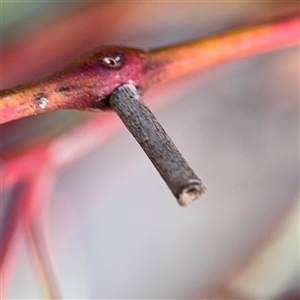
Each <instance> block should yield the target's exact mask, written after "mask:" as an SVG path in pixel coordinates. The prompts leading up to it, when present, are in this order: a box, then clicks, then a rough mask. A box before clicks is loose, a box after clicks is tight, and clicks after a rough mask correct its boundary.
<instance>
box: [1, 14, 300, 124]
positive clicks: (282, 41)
mask: <svg viewBox="0 0 300 300" xmlns="http://www.w3.org/2000/svg"><path fill="white" fill-rule="evenodd" d="M299 28H300V18H299V16H298V17H294V18H291V19H288V20H281V21H277V22H272V23H266V24H263V25H258V26H253V27H250V28H245V29H239V30H236V31H232V32H229V33H226V34H222V35H217V36H214V37H208V38H205V39H201V40H197V41H193V42H188V43H185V44H181V45H176V46H172V47H167V48H162V49H156V50H153V51H150V52H145V51H142V50H138V49H130V48H125V47H102V48H100V49H98V50H96V51H94V52H92V53H89V54H87V55H84V56H82V57H81V58H80V59H78V60H77V61H75V62H74V63H73V64H72V65H70V66H68V67H67V68H65V69H64V70H63V71H61V72H58V73H55V74H53V75H51V76H50V77H47V78H44V79H42V80H39V81H36V82H33V83H30V84H27V85H21V86H18V87H16V88H14V89H9V90H3V91H1V92H0V105H1V106H0V123H1V124H2V123H6V122H9V121H12V120H15V119H19V118H22V117H25V116H29V115H33V114H38V113H43V112H46V111H52V110H58V109H66V108H71V109H78V110H86V109H96V110H103V109H109V106H108V104H107V99H108V97H109V96H110V94H111V93H112V91H113V90H114V89H115V88H116V87H118V86H119V85H121V84H124V83H127V82H130V83H133V84H134V85H135V86H137V88H138V89H139V90H140V91H144V90H146V89H147V88H148V87H149V86H151V85H152V84H154V83H156V82H159V81H166V80H169V79H172V78H176V77H179V76H182V75H184V74H187V73H190V72H194V71H198V70H201V69H203V68H205V67H208V66H210V65H213V64H217V63H221V62H225V61H230V60H232V59H237V58H240V57H245V56H248V55H254V54H257V53H261V52H265V51H270V50H274V49H277V48H280V47H284V46H290V45H291V44H296V43H298V42H299V31H300V30H299Z"/></svg>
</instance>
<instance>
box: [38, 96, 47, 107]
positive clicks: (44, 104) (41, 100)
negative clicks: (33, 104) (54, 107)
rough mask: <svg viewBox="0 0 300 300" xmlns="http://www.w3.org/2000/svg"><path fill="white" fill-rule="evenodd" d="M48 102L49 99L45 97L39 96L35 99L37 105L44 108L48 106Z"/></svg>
mask: <svg viewBox="0 0 300 300" xmlns="http://www.w3.org/2000/svg"><path fill="white" fill-rule="evenodd" d="M48 103H49V101H48V99H47V98H46V97H41V98H39V99H37V106H38V107H39V108H40V109H45V108H46V107H47V106H48Z"/></svg>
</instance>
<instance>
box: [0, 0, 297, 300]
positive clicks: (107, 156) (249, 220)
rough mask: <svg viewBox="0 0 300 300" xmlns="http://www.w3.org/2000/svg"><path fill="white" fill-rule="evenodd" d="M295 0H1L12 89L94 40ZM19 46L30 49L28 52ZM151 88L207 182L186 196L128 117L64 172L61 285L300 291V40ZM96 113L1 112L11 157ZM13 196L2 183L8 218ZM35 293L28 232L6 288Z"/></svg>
mask: <svg viewBox="0 0 300 300" xmlns="http://www.w3.org/2000/svg"><path fill="white" fill-rule="evenodd" d="M288 4H289V2H281V3H275V2H273V3H272V2H265V1H255V2H243V1H240V2H156V1H148V2H126V3H125V2H114V1H110V2H99V3H88V2H83V1H82V2H64V1H62V2H50V1H38V2H27V1H22V2H21V1H20V2H18V1H15V2H2V3H1V21H2V30H1V33H2V61H1V66H2V88H8V87H12V86H14V85H16V84H20V83H23V82H27V81H30V80H33V79H36V78H39V77H41V76H45V75H48V74H50V73H52V72H53V71H56V70H58V69H59V68H61V67H63V66H64V65H66V64H67V63H69V62H71V61H72V60H73V59H74V58H76V57H77V56H78V55H80V54H82V53H84V52H86V51H89V50H90V49H92V48H94V47H96V46H97V45H105V44H117V45H125V46H133V47H137V48H155V47H159V46H164V45H169V44H174V43H179V42H183V41H187V40H190V39H196V38H200V37H204V36H208V35H211V34H214V33H218V32H221V31H226V30H229V29H233V28H238V27H242V26H246V25H251V24H253V23H255V22H261V21H263V20H264V19H267V18H270V17H272V16H273V15H276V14H277V13H278V12H280V11H289V7H290V5H288ZM297 4H298V3H294V5H297ZM37 33H38V34H37ZM87 33H89V34H87ZM32 36H37V38H32ZM24 45H25V46H26V47H25V48H26V49H27V50H26V51H27V54H26V55H27V58H28V59H27V60H26V61H25V60H24V59H23V60H22V61H20V60H19V56H18V51H19V50H18V49H22V50H23V51H24ZM22 47H23V48H22ZM36 57H39V59H38V61H39V64H36V63H35V58H36ZM41 57H42V58H41ZM21 63H22V64H21ZM18 65H20V67H19V68H18ZM28 68H30V72H29V71H28V70H29V69H28ZM24 70H25V71H26V76H25V75H24V74H25V73H23V72H24ZM16 71H17V72H16ZM143 98H144V100H145V102H146V103H147V104H148V105H149V106H150V108H151V109H153V111H154V112H155V114H156V116H157V118H158V120H159V121H160V122H161V124H162V125H163V126H164V128H165V129H166V131H167V132H168V134H169V135H170V136H171V138H172V139H173V140H174V142H175V144H176V145H177V147H178V148H179V149H180V151H181V152H182V153H183V155H184V156H185V158H186V159H187V161H188V162H189V164H190V165H191V166H192V167H193V168H194V170H195V171H196V173H197V174H198V175H199V176H200V177H201V178H202V180H203V182H204V184H205V186H206V187H207V192H206V194H205V195H204V196H202V197H201V198H200V199H199V200H197V201H196V202H195V203H193V204H192V205H190V206H189V207H187V208H181V207H179V206H178V205H177V203H176V200H175V199H174V198H173V196H172V194H171V193H170V191H169V190H168V188H167V187H166V185H165V184H164V182H163V181H162V179H161V178H160V176H159V175H158V173H157V171H156V170H155V169H154V167H153V166H152V164H151V163H150V162H149V160H148V158H147V157H146V156H145V154H144V153H143V152H142V150H141V149H140V147H139V145H138V144H137V143H136V142H135V140H134V139H133V138H132V137H131V135H130V134H129V133H128V132H127V131H126V130H125V129H124V130H123V131H122V133H121V134H119V135H118V136H117V137H114V138H112V139H110V140H108V141H107V142H106V143H105V144H104V145H102V146H101V147H99V148H97V149H94V150H93V151H92V152H91V153H88V154H87V155H86V156H85V157H84V158H82V159H80V160H78V161H76V162H74V163H72V164H71V165H69V166H67V167H65V168H64V169H62V170H61V171H60V172H59V174H57V178H56V185H55V189H54V191H53V194H52V196H51V203H50V206H49V208H48V211H47V216H46V219H45V224H46V225H45V226H46V233H47V240H48V243H49V250H50V253H51V257H52V260H53V267H54V270H55V274H56V277H57V281H58V283H59V287H60V290H61V293H62V295H63V297H64V298H65V299H72V298H77V299H103V298H104V299H298V298H299V203H298V187H299V48H297V47H294V48H286V49H282V50H278V51H275V52H272V53H267V54H261V55H258V56H255V57H249V58H246V59H240V60H237V61H234V62H230V63H225V64H222V65H219V66H215V67H212V68H210V69H209V70H207V71H205V72H201V73H198V74H191V75H189V76H186V77H185V78H181V79H178V80H174V81H172V82H169V83H166V84H161V85H158V86H155V87H153V88H151V89H150V90H149V91H148V92H147V93H146V94H145V95H144V96H143ZM90 114H91V113H84V112H72V111H69V112H59V113H58V112H55V113H49V114H45V115H40V116H36V117H30V118H26V119H24V120H18V121H14V122H12V123H9V124H5V125H3V126H2V127H1V147H2V154H4V155H5V154H6V153H8V152H10V151H14V150H16V149H21V148H22V147H24V145H26V146H28V145H29V146H30V145H31V144H33V143H36V142H37V141H39V140H40V139H43V138H44V139H45V138H47V137H48V136H53V135H55V134H57V132H58V130H59V131H61V130H64V128H68V127H69V126H70V124H73V123H74V122H77V121H78V122H79V120H80V119H82V118H85V117H86V116H88V115H90ZM57 128H58V129H57ZM97 130H99V131H100V130H105V128H97ZM78 143H80V140H79V141H78ZM28 167H30V166H28ZM10 192H11V190H10V191H4V192H3V193H2V194H1V202H2V215H5V207H6V205H5V203H7V201H9V195H10ZM3 276H4V277H5V274H4V275H3ZM33 298H37V299H42V298H43V295H42V294H41V289H40V286H39V281H38V279H37V276H36V274H35V272H34V268H33V267H32V260H31V258H30V255H29V252H28V245H27V244H26V240H24V243H23V246H22V251H21V255H20V257H18V260H17V264H16V270H15V271H14V274H13V276H12V279H11V283H10V289H9V293H8V295H7V299H33Z"/></svg>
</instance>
